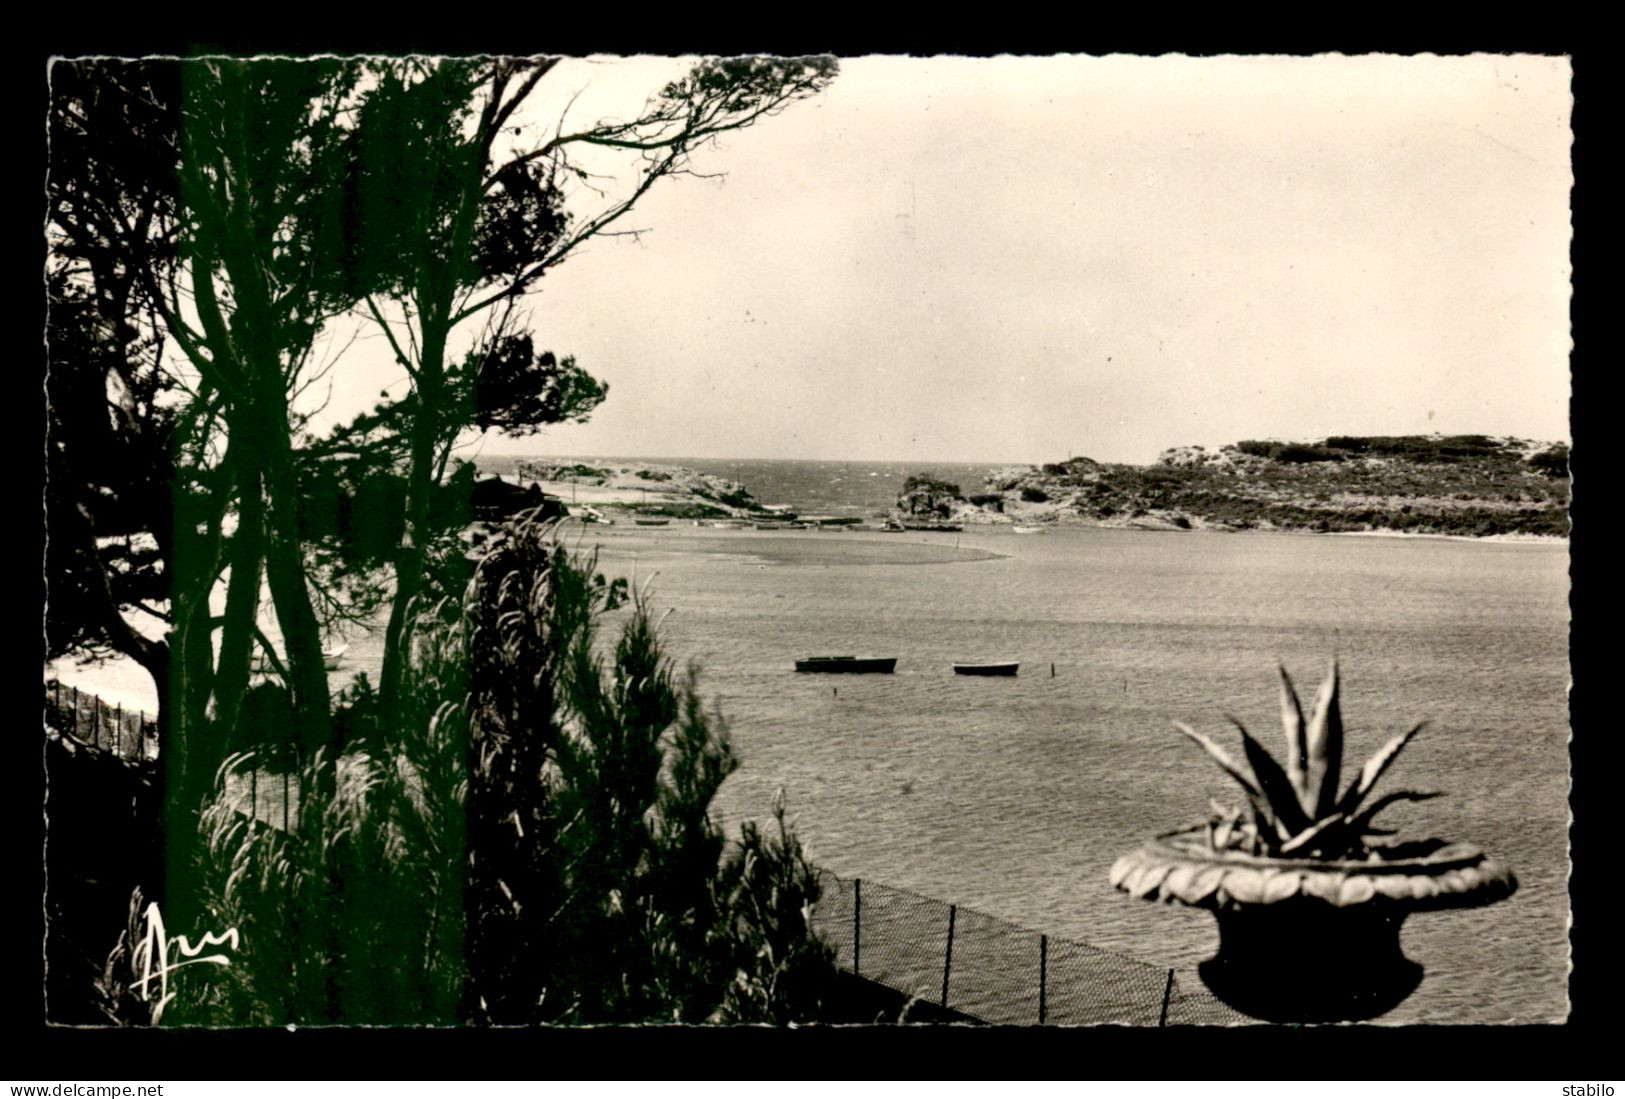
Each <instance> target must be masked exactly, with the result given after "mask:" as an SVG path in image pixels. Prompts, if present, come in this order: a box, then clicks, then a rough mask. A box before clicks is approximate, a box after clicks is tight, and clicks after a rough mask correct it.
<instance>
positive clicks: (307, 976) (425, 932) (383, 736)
mask: <svg viewBox="0 0 1625 1099" xmlns="http://www.w3.org/2000/svg"><path fill="white" fill-rule="evenodd" d="M456 620H457V606H456V604H455V603H453V602H452V601H450V600H443V601H441V602H440V603H439V604H437V605H434V606H432V607H428V608H425V609H423V610H422V611H421V612H420V614H419V615H418V616H417V624H418V632H417V635H416V636H415V637H414V639H413V641H412V646H413V657H412V664H411V666H412V674H411V676H410V682H411V686H410V690H409V693H408V696H407V699H406V703H405V705H403V706H402V708H401V713H400V716H399V720H398V721H397V723H396V724H395V726H394V727H393V728H391V729H388V730H383V729H369V728H367V722H368V720H369V719H370V717H371V715H372V714H373V713H374V712H375V711H372V710H371V708H370V706H369V701H370V699H369V695H370V690H369V688H368V685H367V684H366V682H365V680H364V679H363V680H362V681H361V683H360V684H359V689H357V690H354V691H352V692H350V693H349V694H348V696H347V697H344V698H342V699H341V700H340V702H341V705H344V706H347V707H349V708H350V713H351V715H352V725H353V726H355V727H357V729H356V731H357V732H358V733H359V734H361V735H358V736H357V737H356V739H357V741H358V742H360V743H362V744H364V745H365V746H364V747H363V748H361V749H360V750H352V751H347V752H346V753H345V754H344V755H342V756H336V755H335V754H333V753H332V752H330V751H328V750H325V749H323V750H317V751H315V752H313V753H311V754H309V755H308V756H307V757H306V758H305V759H304V760H303V762H302V763H300V764H299V765H298V766H297V767H296V769H295V775H294V777H293V778H292V779H291V781H290V782H289V783H288V787H289V788H290V789H291V793H292V797H291V798H290V804H289V805H288V807H287V808H288V828H287V830H286V831H284V830H283V829H282V828H281V827H280V825H281V823H282V822H281V819H280V807H278V808H277V809H275V810H272V811H269V812H267V811H266V810H265V809H264V806H263V805H262V806H260V811H259V816H254V815H250V814H252V813H253V811H254V810H253V806H252V805H250V804H247V803H246V802H245V797H244V791H245V790H247V789H249V788H250V785H251V783H252V784H253V785H254V786H260V785H270V786H271V787H272V789H273V790H277V789H279V788H280V787H281V786H282V784H281V783H280V782H277V781H275V779H273V778H272V776H270V775H260V776H258V777H257V780H256V779H255V778H254V777H252V776H251V772H253V771H254V770H256V769H257V767H258V766H259V763H260V761H259V760H257V759H256V758H255V756H254V754H253V753H242V754H238V755H235V756H233V757H231V758H230V759H228V760H227V761H226V763H225V764H224V765H223V766H222V768H221V770H220V773H219V776H218V777H217V781H216V791H215V795H214V797H213V799H212V800H211V801H210V802H209V804H208V805H207V806H206V807H205V809H204V812H203V816H202V825H201V827H202V830H203V834H204V840H205V844H204V852H203V856H202V861H203V866H202V868H201V869H202V874H201V875H200V876H201V878H202V880H203V882H204V907H205V909H206V910H207V911H208V913H209V919H210V920H211V921H212V922H213V924H214V925H215V926H216V927H218V928H222V929H223V928H226V927H235V928H237V930H238V932H239V936H240V944H241V945H240V947H239V949H238V950H237V951H236V952H234V954H233V956H232V960H231V965H230V966H229V967H228V968H225V969H219V970H216V969H214V968H213V967H210V970H211V971H210V972H209V973H207V974H202V975H199V977H198V978H196V979H194V981H193V983H194V984H196V985H197V988H196V989H195V990H193V991H191V992H190V993H188V994H183V995H181V996H178V997H177V1000H176V1002H175V1004H174V1006H173V1007H172V1008H171V1011H170V1013H169V1014H168V1015H166V1017H165V1018H166V1021H171V1022H176V1023H182V1024H187V1023H198V1024H203V1025H213V1026H223V1025H237V1026H253V1025H282V1024H286V1023H300V1024H316V1023H370V1024H417V1025H435V1024H449V1023H454V1022H456V1021H457V1019H458V1012H457V1008H458V1001H459V997H460V995H461V992H462V986H463V973H464V966H463V877H464V872H463V862H464V857H465V839H464V828H463V813H462V803H463V800H464V797H465V793H466V788H467V778H466V774H465V772H464V770H463V758H462V746H463V739H464V732H463V730H464V721H463V714H462V704H461V702H460V701H459V699H460V698H461V697H462V695H463V693H464V691H465V689H466V688H465V686H464V684H465V683H466V672H465V667H466V660H465V659H464V657H463V654H462V652H461V634H460V632H459V631H458V630H457V629H455V628H454V625H455V622H456ZM245 810H247V812H245ZM265 818H269V819H265ZM182 972H183V973H184V974H186V975H187V976H190V975H191V972H192V971H182Z"/></svg>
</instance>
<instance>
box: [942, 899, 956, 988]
mask: <svg viewBox="0 0 1625 1099" xmlns="http://www.w3.org/2000/svg"><path fill="white" fill-rule="evenodd" d="M958 912H959V906H958V905H957V904H950V905H949V906H948V949H947V950H946V951H944V952H943V955H942V1006H943V1007H944V1008H946V1007H947V1006H948V974H949V973H951V972H953V968H954V917H955V915H957V914H958Z"/></svg>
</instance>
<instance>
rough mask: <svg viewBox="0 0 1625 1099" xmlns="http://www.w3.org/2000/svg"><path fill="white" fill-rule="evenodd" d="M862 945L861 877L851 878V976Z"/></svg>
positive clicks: (858, 971)
mask: <svg viewBox="0 0 1625 1099" xmlns="http://www.w3.org/2000/svg"><path fill="white" fill-rule="evenodd" d="M862 945H863V879H862V878H853V879H852V976H854V977H856V976H858V974H859V973H860V972H861V970H859V969H858V950H859V948H860V947H861V946H862Z"/></svg>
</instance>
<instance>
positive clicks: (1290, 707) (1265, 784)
mask: <svg viewBox="0 0 1625 1099" xmlns="http://www.w3.org/2000/svg"><path fill="white" fill-rule="evenodd" d="M1280 671H1281V722H1282V725H1283V726H1284V727H1285V731H1286V745H1287V752H1286V766H1285V767H1284V768H1283V767H1282V766H1281V765H1280V764H1279V763H1277V762H1276V761H1275V759H1274V757H1272V756H1271V755H1270V754H1269V753H1268V752H1266V751H1265V750H1264V748H1263V747H1262V746H1261V745H1260V744H1259V743H1258V741H1257V740H1255V739H1253V737H1252V736H1251V734H1249V733H1248V732H1247V730H1246V728H1245V727H1244V726H1243V725H1242V724H1241V722H1240V721H1237V720H1236V719H1235V718H1234V717H1231V718H1230V719H1229V720H1230V722H1231V724H1233V725H1235V727H1236V728H1237V729H1239V730H1240V731H1241V745H1242V749H1243V751H1244V753H1245V755H1246V761H1245V762H1244V763H1238V762H1237V761H1236V760H1235V759H1234V758H1233V757H1232V756H1231V755H1230V753H1228V752H1226V751H1225V750H1224V748H1222V747H1220V746H1219V745H1218V744H1217V743H1216V742H1215V741H1214V740H1213V739H1212V738H1211V737H1208V736H1206V735H1205V734H1202V733H1199V732H1197V731H1196V730H1194V729H1192V728H1191V727H1190V726H1188V725H1185V724H1182V723H1180V722H1175V723H1174V727H1175V728H1176V729H1178V730H1179V731H1180V732H1181V733H1184V734H1185V735H1186V736H1188V737H1190V738H1191V739H1192V740H1194V741H1195V742H1196V743H1197V744H1199V745H1201V746H1202V748H1203V749H1204V750H1206V752H1207V754H1208V755H1209V756H1211V757H1213V759H1214V760H1215V761H1216V762H1217V763H1218V765H1219V766H1220V767H1222V768H1224V770H1225V772H1226V773H1227V774H1229V775H1230V777H1231V778H1233V779H1235V780H1236V782H1237V783H1239V784H1240V785H1241V788H1242V790H1243V791H1245V792H1246V795H1247V801H1248V802H1249V804H1250V805H1251V807H1252V815H1251V820H1246V821H1244V820H1243V819H1242V818H1243V814H1242V813H1240V812H1237V811H1235V810H1231V809H1227V808H1225V807H1224V806H1222V805H1219V804H1218V803H1217V802H1214V803H1212V807H1213V810H1214V816H1213V818H1212V819H1211V820H1210V822H1209V825H1208V838H1209V841H1210V842H1211V844H1212V846H1213V849H1214V850H1215V851H1225V850H1240V851H1244V852H1248V853H1250V854H1255V855H1270V856H1283V857H1292V856H1296V857H1299V858H1321V859H1337V858H1359V857H1363V856H1364V855H1365V854H1367V852H1368V849H1367V845H1366V843H1365V837H1367V836H1371V835H1387V834H1391V833H1388V832H1385V831H1383V830H1381V829H1378V828H1375V827H1373V823H1372V822H1373V820H1374V818H1375V817H1376V815H1377V814H1378V813H1380V812H1381V811H1382V810H1384V809H1386V808H1387V807H1388V806H1390V805H1392V804H1394V803H1395V802H1398V801H1422V800H1425V799H1427V798H1431V797H1437V796H1438V795H1437V794H1433V793H1417V792H1415V791H1412V790H1399V791H1396V792H1394V793H1390V794H1385V795H1384V796H1382V797H1380V798H1378V799H1377V800H1376V801H1374V802H1372V803H1371V804H1369V805H1366V804H1365V801H1366V797H1367V796H1368V795H1369V794H1370V793H1371V790H1372V788H1373V787H1375V786H1376V784H1377V780H1378V779H1380V778H1381V777H1382V775H1383V772H1385V771H1386V770H1387V769H1388V767H1389V765H1390V764H1392V763H1393V762H1394V759H1395V758H1396V757H1397V756H1398V755H1399V753H1400V752H1401V751H1402V750H1403V749H1404V747H1405V745H1406V744H1408V743H1409V742H1410V739H1411V737H1413V736H1415V735H1416V734H1417V732H1418V731H1419V730H1420V729H1421V728H1422V726H1423V725H1424V724H1426V723H1425V722H1418V723H1417V724H1416V725H1413V726H1412V727H1411V728H1410V729H1409V730H1408V731H1406V732H1404V733H1402V734H1400V735H1399V736H1396V737H1394V738H1393V739H1392V740H1390V741H1389V742H1388V743H1387V744H1384V745H1383V746H1382V748H1381V749H1380V750H1379V751H1378V752H1377V753H1376V754H1375V755H1373V756H1372V757H1371V758H1370V759H1369V760H1367V761H1366V764H1365V766H1364V767H1362V768H1361V769H1360V772H1359V773H1358V774H1357V775H1355V776H1354V777H1353V778H1352V779H1351V780H1350V781H1349V783H1348V785H1347V786H1346V787H1344V789H1343V790H1342V792H1341V793H1339V792H1338V783H1339V782H1340V780H1341V770H1342V759H1343V718H1342V714H1341V712H1340V711H1339V709H1338V703H1337V694H1338V674H1337V661H1336V660H1335V659H1334V660H1333V661H1332V665H1331V669H1330V671H1328V672H1327V674H1326V679H1325V680H1324V682H1322V683H1321V685H1320V690H1319V692H1318V693H1317V694H1316V696H1315V702H1314V707H1313V709H1312V710H1311V711H1310V714H1309V718H1308V720H1307V721H1306V720H1305V719H1304V715H1303V707H1302V705H1301V704H1300V703H1299V701H1298V692H1297V691H1296V690H1295V689H1294V688H1293V686H1292V678H1291V677H1290V676H1288V675H1287V672H1286V668H1284V667H1283V668H1281V669H1280ZM1227 716H1228V715H1227ZM1362 806H1364V808H1362Z"/></svg>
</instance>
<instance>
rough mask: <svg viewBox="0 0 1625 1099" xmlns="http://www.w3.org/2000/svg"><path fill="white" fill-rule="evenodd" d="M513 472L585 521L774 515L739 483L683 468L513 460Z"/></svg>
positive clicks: (714, 518) (516, 476) (640, 464)
mask: <svg viewBox="0 0 1625 1099" xmlns="http://www.w3.org/2000/svg"><path fill="white" fill-rule="evenodd" d="M511 476H512V478H513V479H516V480H518V481H519V482H521V483H524V484H529V483H533V482H534V483H536V484H539V485H540V486H541V488H542V490H543V491H544V492H545V493H547V494H548V495H549V496H553V497H557V498H558V499H559V500H560V501H561V502H562V503H564V504H565V505H567V506H568V508H569V510H570V513H571V514H572V515H575V516H577V517H579V518H584V519H588V520H592V519H600V520H613V519H617V518H619V519H622V520H625V519H635V518H638V517H640V516H641V517H644V518H651V519H654V518H660V519H700V520H730V519H741V520H748V519H758V518H762V519H768V518H772V517H773V516H774V513H773V512H772V511H770V510H769V509H767V508H764V507H763V506H762V504H761V503H760V502H758V501H757V499H756V498H755V497H754V496H752V495H751V494H750V491H749V490H748V489H746V488H745V486H744V485H742V484H740V483H739V482H737V481H730V480H728V479H727V478H724V477H717V476H714V475H712V474H709V473H701V472H699V471H698V470H694V469H688V468H685V467H683V466H668V465H652V464H647V463H641V462H640V463H617V464H595V465H587V464H583V463H579V462H571V463H557V462H547V461H531V460H521V461H517V462H515V463H513V472H512V475H511Z"/></svg>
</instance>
